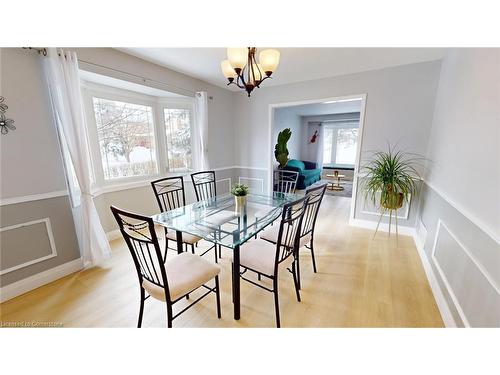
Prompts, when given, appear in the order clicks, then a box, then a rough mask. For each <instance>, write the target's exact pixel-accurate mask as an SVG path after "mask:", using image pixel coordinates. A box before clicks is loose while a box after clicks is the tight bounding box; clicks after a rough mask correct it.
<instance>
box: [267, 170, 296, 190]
mask: <svg viewBox="0 0 500 375" xmlns="http://www.w3.org/2000/svg"><path fill="white" fill-rule="evenodd" d="M298 179H299V172H296V171H288V170H281V169H278V170H276V171H274V175H273V190H274V191H277V192H279V193H295V188H296V187H297V181H298Z"/></svg>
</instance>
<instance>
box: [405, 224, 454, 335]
mask: <svg viewBox="0 0 500 375" xmlns="http://www.w3.org/2000/svg"><path fill="white" fill-rule="evenodd" d="M413 241H414V242H415V247H416V248H417V252H418V255H419V257H420V260H421V261H422V266H423V267H424V271H425V275H426V276H427V281H428V282H429V286H430V287H431V291H432V294H433V295H434V300H435V301H436V304H437V306H438V309H439V313H440V314H441V318H442V319H443V323H444V325H445V327H446V328H456V327H457V323H456V322H455V319H454V318H453V314H452V313H451V311H450V308H449V306H448V303H447V302H446V299H445V298H444V294H443V291H442V290H441V288H440V287H439V284H438V281H437V278H436V274H435V273H434V271H433V270H432V266H431V264H430V262H429V258H428V257H427V254H426V252H425V250H424V244H423V243H422V242H421V241H419V239H418V237H417V234H416V233H415V234H414V235H413Z"/></svg>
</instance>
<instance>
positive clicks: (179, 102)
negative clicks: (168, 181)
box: [82, 81, 195, 191]
mask: <svg viewBox="0 0 500 375" xmlns="http://www.w3.org/2000/svg"><path fill="white" fill-rule="evenodd" d="M82 97H83V104H84V113H85V118H86V123H87V128H88V134H89V143H90V153H91V155H90V156H91V165H92V172H93V175H94V184H93V190H94V191H97V190H101V189H104V190H108V189H113V188H117V189H119V188H120V187H125V186H134V185H136V184H138V185H140V184H144V183H148V182H149V181H151V180H153V179H157V178H160V177H162V176H169V175H171V174H174V173H170V172H169V169H168V158H167V142H166V133H165V116H164V108H167V109H188V110H189V111H190V116H191V117H190V130H191V147H193V135H194V131H195V124H194V121H195V118H194V98H191V97H186V98H168V97H156V96H150V95H146V94H142V93H137V92H133V91H128V90H126V89H121V88H114V87H110V86H105V85H100V84H97V83H93V82H86V81H83V82H82ZM93 98H101V99H105V100H113V101H120V102H125V103H130V104H137V105H144V106H148V107H151V108H152V117H153V118H152V124H153V134H154V138H155V140H154V144H155V148H156V150H155V161H156V173H152V174H147V175H142V176H129V177H120V178H113V179H108V180H106V179H105V177H104V168H103V165H102V157H101V152H100V149H99V137H98V132H97V121H96V118H95V112H94V103H93ZM188 173H189V171H187V172H185V173H183V172H180V173H179V172H175V175H179V174H188Z"/></svg>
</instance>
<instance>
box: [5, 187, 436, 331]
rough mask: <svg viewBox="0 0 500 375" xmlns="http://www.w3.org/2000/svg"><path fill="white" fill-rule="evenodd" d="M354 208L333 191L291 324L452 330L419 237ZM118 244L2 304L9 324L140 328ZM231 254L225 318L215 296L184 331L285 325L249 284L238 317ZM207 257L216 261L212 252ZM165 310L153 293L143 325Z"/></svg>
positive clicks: (125, 256)
mask: <svg viewBox="0 0 500 375" xmlns="http://www.w3.org/2000/svg"><path fill="white" fill-rule="evenodd" d="M349 208H350V199H349V198H340V197H330V196H325V200H324V203H323V205H322V207H321V211H320V214H319V218H318V223H317V228H316V235H315V252H316V262H317V266H318V273H317V274H314V273H313V272H312V265H311V257H310V254H309V253H308V251H307V249H302V250H301V270H302V290H301V297H302V302H301V303H298V302H297V300H296V297H295V291H294V288H293V280H292V277H291V274H289V273H288V272H281V274H280V281H279V284H280V286H279V290H280V310H281V324H282V326H283V327H442V326H443V322H442V320H441V316H440V314H439V310H438V308H437V305H436V302H435V301H434V298H433V295H432V292H431V290H430V287H429V284H428V282H427V279H426V276H425V273H424V270H423V268H422V264H421V262H420V258H419V256H418V254H417V250H416V248H415V245H414V243H413V239H412V238H411V237H406V236H400V238H399V245H398V246H396V242H395V239H394V238H393V237H391V238H390V239H389V238H387V234H386V233H381V234H380V235H377V237H376V239H375V240H372V236H373V231H371V230H366V229H361V228H353V227H350V226H349V225H347V222H348V216H349ZM201 248H203V246H202V247H200V250H201ZM112 249H113V257H112V259H111V260H109V261H108V262H107V263H106V264H104V265H103V266H102V267H96V268H93V269H90V270H85V271H82V272H78V273H75V274H72V275H69V276H67V277H64V278H63V279H60V280H57V281H55V282H53V283H51V284H48V285H45V286H43V287H41V288H38V289H36V290H34V291H31V292H29V293H27V294H24V295H22V296H19V297H17V298H14V299H12V300H10V301H7V302H5V303H3V304H1V305H0V309H1V310H0V320H1V321H3V322H20V321H29V322H31V321H35V322H56V323H57V322H59V323H61V324H62V325H63V326H64V327H135V326H136V324H137V316H138V310H139V308H138V307H139V287H138V282H137V276H136V273H135V270H134V268H133V264H132V260H131V258H130V254H129V253H128V250H127V248H126V247H125V243H124V242H123V241H122V240H121V239H120V240H116V241H113V242H112ZM229 251H230V250H228V249H225V250H223V259H222V260H221V263H220V264H221V266H222V271H221V292H222V294H221V303H222V319H220V320H219V319H217V315H216V309H215V296H214V295H213V296H208V297H207V298H205V299H204V300H202V301H201V302H200V303H198V304H197V305H195V306H194V307H193V308H191V309H190V310H188V311H187V312H185V313H184V314H183V315H181V316H180V317H178V318H177V319H175V320H174V323H173V325H174V327H274V326H275V316H274V304H273V295H272V294H271V293H269V292H266V291H264V290H262V289H260V288H257V287H255V286H253V285H251V284H249V283H247V282H245V281H242V283H241V320H239V321H235V320H233V307H232V302H231V276H230V256H229V254H230V253H229ZM242 251H244V247H243V249H242ZM171 256H175V254H174V253H173V252H171ZM206 256H207V257H208V258H207V259H210V260H211V259H213V258H212V253H211V252H210V253H209V254H207V255H206ZM199 293H201V292H199ZM194 296H195V294H194V293H193V297H194ZM183 306H185V302H184V301H182V302H179V303H178V304H177V306H176V309H175V310H174V313H175V311H179V309H181V308H182V307H183ZM165 314H166V312H165V306H164V304H163V303H161V302H159V301H156V300H153V299H151V298H150V299H148V300H147V301H146V303H145V309H144V319H143V327H165V324H166V319H165Z"/></svg>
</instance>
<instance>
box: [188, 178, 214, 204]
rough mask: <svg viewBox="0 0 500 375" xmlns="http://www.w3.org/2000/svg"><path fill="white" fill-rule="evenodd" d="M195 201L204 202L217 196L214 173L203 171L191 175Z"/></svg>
mask: <svg viewBox="0 0 500 375" xmlns="http://www.w3.org/2000/svg"><path fill="white" fill-rule="evenodd" d="M191 180H192V181H193V187H194V192H195V193H196V200H197V201H198V202H199V201H204V200H206V199H209V198H213V197H216V196H217V189H216V183H215V172H214V171H203V172H196V173H192V174H191Z"/></svg>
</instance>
